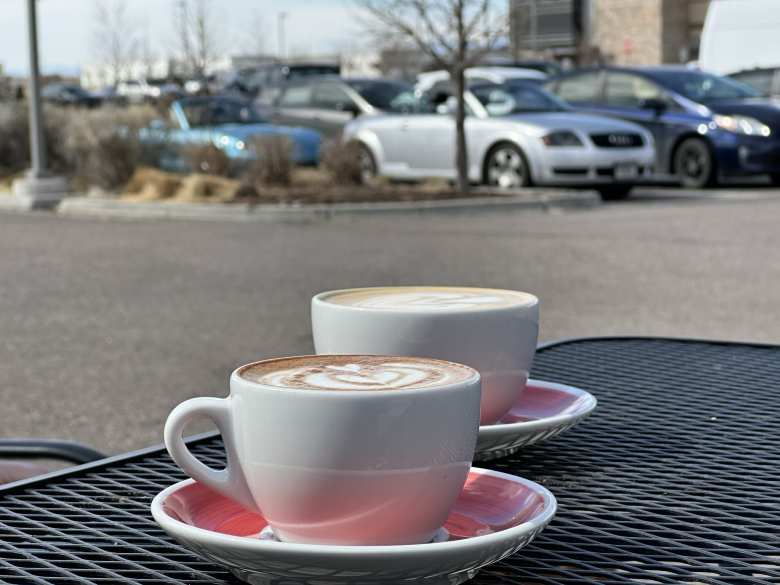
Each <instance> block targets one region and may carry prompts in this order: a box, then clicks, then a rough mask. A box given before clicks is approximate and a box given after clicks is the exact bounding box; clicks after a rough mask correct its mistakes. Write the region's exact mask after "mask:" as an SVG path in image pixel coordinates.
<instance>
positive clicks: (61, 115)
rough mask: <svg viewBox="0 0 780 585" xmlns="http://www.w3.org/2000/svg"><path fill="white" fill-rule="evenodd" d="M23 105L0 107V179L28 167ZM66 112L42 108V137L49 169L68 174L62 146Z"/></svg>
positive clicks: (27, 133)
mask: <svg viewBox="0 0 780 585" xmlns="http://www.w3.org/2000/svg"><path fill="white" fill-rule="evenodd" d="M28 115H29V114H28V110H27V106H26V104H23V103H22V104H17V103H8V104H0V177H7V176H11V175H15V174H17V173H19V172H20V171H22V170H24V169H27V168H28V167H29V166H30V126H29V117H28ZM65 119H66V113H65V112H64V111H63V110H62V109H61V108H46V109H45V112H44V138H45V141H46V155H47V157H46V158H47V163H48V168H49V170H52V171H54V172H57V173H68V172H69V170H70V165H69V164H68V161H67V158H66V157H65V156H64V152H63V149H62V147H61V144H62V135H63V125H64V122H65Z"/></svg>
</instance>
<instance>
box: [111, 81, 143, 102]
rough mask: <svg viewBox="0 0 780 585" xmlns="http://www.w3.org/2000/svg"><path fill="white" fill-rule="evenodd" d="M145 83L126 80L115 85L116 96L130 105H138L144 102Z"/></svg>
mask: <svg viewBox="0 0 780 585" xmlns="http://www.w3.org/2000/svg"><path fill="white" fill-rule="evenodd" d="M146 94H147V91H146V83H145V82H143V81H141V80H138V79H126V80H124V81H120V82H119V83H117V84H116V95H117V96H118V97H119V98H120V99H122V100H124V101H125V102H126V103H130V104H140V103H143V102H144V101H145V100H146Z"/></svg>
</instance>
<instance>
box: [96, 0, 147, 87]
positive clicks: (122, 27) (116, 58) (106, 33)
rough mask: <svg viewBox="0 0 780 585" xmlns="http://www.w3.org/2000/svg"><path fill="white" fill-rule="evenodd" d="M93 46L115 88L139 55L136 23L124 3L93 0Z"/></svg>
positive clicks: (115, 0)
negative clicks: (137, 54)
mask: <svg viewBox="0 0 780 585" xmlns="http://www.w3.org/2000/svg"><path fill="white" fill-rule="evenodd" d="M94 18H95V23H94V30H93V42H94V47H95V51H96V52H97V53H98V54H99V55H100V56H101V62H102V63H104V64H105V65H106V66H107V68H108V71H109V77H110V79H111V83H112V84H113V85H114V86H116V84H117V83H119V81H120V79H121V78H122V77H123V75H124V74H125V73H126V71H127V68H128V67H129V66H130V63H131V62H132V61H133V59H134V58H135V57H136V53H137V51H138V35H137V28H138V26H137V22H135V21H134V20H133V18H131V17H130V15H129V14H128V10H127V2H126V1H125V0H95V8H94Z"/></svg>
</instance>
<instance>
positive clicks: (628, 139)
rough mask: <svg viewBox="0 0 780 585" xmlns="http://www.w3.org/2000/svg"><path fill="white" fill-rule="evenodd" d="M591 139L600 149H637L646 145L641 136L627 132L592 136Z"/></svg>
mask: <svg viewBox="0 0 780 585" xmlns="http://www.w3.org/2000/svg"><path fill="white" fill-rule="evenodd" d="M590 139H591V140H592V141H593V144H595V145H596V146H598V147H599V148H636V147H638V146H642V145H643V144H644V143H645V142H644V140H642V136H640V135H639V134H634V133H626V132H611V133H609V134H591V135H590Z"/></svg>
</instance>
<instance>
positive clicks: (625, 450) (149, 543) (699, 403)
mask: <svg viewBox="0 0 780 585" xmlns="http://www.w3.org/2000/svg"><path fill="white" fill-rule="evenodd" d="M534 375H535V377H537V378H541V379H547V380H552V381H560V382H565V383H569V384H573V385H577V386H581V387H583V388H586V389H588V390H590V391H591V392H593V393H594V394H595V395H596V396H597V397H598V399H599V407H598V409H597V410H596V412H595V413H594V414H593V416H592V417H591V418H590V419H589V420H587V421H586V422H585V423H583V424H582V425H581V426H578V427H575V428H574V429H573V430H572V431H570V432H568V433H567V434H565V435H563V436H561V437H559V438H557V439H555V440H553V441H550V442H548V443H544V444H542V445H539V446H536V447H532V448H528V449H526V450H524V451H522V452H521V453H519V454H517V455H515V456H512V457H510V458H507V459H503V460H498V461H493V462H490V464H489V465H486V466H488V467H492V468H495V469H499V470H502V471H508V472H511V473H517V474H520V475H523V476H526V477H529V478H532V479H534V480H536V481H539V482H541V483H543V484H544V485H546V486H547V487H549V488H550V489H551V490H552V491H553V492H554V493H555V495H556V496H557V497H558V501H559V505H560V507H559V512H558V516H557V517H556V518H555V519H554V520H553V522H552V524H551V525H550V527H549V528H548V529H547V530H546V531H545V532H544V533H543V534H542V535H541V537H540V538H539V539H538V540H536V541H535V542H534V543H533V544H532V545H531V546H530V547H528V548H527V549H524V550H522V551H520V552H519V553H518V554H517V555H515V556H513V557H511V558H509V559H507V560H505V561H503V562H501V563H499V564H497V565H493V566H492V567H488V568H485V569H483V570H482V572H481V573H480V574H479V575H478V576H477V578H476V579H475V580H474V581H473V583H474V584H475V585H480V584H481V585H489V584H496V585H497V584H510V583H511V584H524V585H542V584H544V585H553V584H558V585H564V584H565V585H569V584H572V585H573V584H575V583H576V584H580V583H632V584H636V583H643V584H651V585H652V584H667V583H668V584H682V583H685V584H711V585H721V584H734V585H737V584H739V585H742V584H745V585H747V584H758V583H762V584H766V583H780V420H778V418H779V417H778V414H779V411H780V407H778V401H779V400H780V347H768V346H756V345H735V344H721V343H708V342H694V341H672V340H657V339H594V340H579V341H569V342H563V343H559V344H553V345H551V346H548V347H546V348H544V349H542V350H540V352H539V354H538V358H537V361H536V365H535V369H534ZM195 445H196V446H195V447H194V451H195V453H196V454H197V455H199V456H200V457H202V458H204V459H207V460H210V462H211V463H212V464H217V463H218V462H219V461H220V460H221V458H222V454H221V443H220V441H219V439H218V438H214V437H209V438H201V439H199V440H197V441H195ZM182 478H183V474H182V473H181V472H180V471H179V470H178V468H176V467H175V466H174V464H173V463H172V462H171V461H170V459H169V458H168V456H167V454H165V453H164V452H163V451H162V450H160V449H153V450H147V451H144V452H139V453H136V454H133V455H131V456H125V457H118V458H113V459H112V460H107V461H104V462H101V463H98V464H91V465H87V466H82V467H81V468H75V469H74V470H72V471H70V472H66V473H63V474H58V475H54V476H50V477H48V478H44V479H40V480H37V481H33V482H28V483H26V484H16V485H13V486H11V487H9V488H8V489H5V490H0V583H9V584H22V583H24V584H27V583H56V584H76V583H80V584H81V583H168V584H173V583H187V584H199V583H221V582H233V578H232V577H231V576H230V575H229V574H228V573H227V572H226V571H224V570H222V569H221V568H220V567H219V566H215V565H213V564H212V563H209V562H205V561H202V560H200V559H199V558H198V557H196V556H195V555H193V554H192V553H190V552H189V551H188V550H187V549H185V548H182V547H181V546H179V545H177V544H175V543H174V542H173V541H172V540H171V539H169V538H168V537H167V536H166V535H165V533H163V532H162V531H161V530H160V529H159V528H158V527H157V525H156V524H155V523H154V521H153V520H152V518H151V516H150V514H149V503H150V501H151V499H152V497H153V496H154V495H155V494H156V493H157V492H159V491H160V490H161V489H162V488H164V487H166V486H168V485H170V484H171V483H173V482H174V481H178V480H180V479H182Z"/></svg>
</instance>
